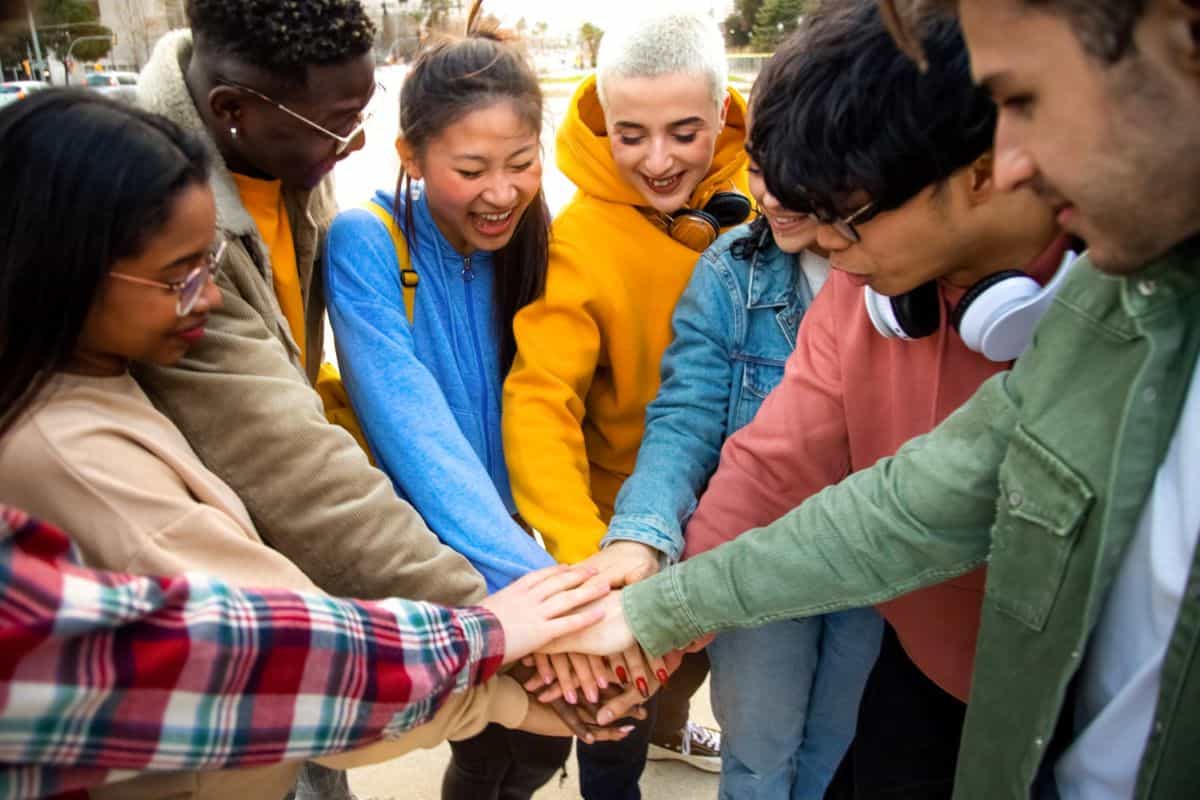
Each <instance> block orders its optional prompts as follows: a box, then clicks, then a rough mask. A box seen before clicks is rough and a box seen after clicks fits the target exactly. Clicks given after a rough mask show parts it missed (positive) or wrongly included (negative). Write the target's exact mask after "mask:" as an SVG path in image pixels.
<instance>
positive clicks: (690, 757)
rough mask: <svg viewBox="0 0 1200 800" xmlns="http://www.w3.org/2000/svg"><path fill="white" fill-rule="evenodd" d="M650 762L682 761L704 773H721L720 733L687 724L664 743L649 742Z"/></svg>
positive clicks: (693, 724)
mask: <svg viewBox="0 0 1200 800" xmlns="http://www.w3.org/2000/svg"><path fill="white" fill-rule="evenodd" d="M646 757H647V758H648V759H650V760H651V761H682V762H683V763H684V764H687V765H689V766H692V767H695V768H696V769H702V770H704V771H705V772H720V771H721V732H720V731H719V730H717V729H716V728H706V727H705V726H703V725H697V724H696V723H694V722H688V724H687V725H685V726H684V728H683V730H681V731H679V732H678V733H677V734H675V735H674V736H672V737H670V738H669V739H668V740H666V741H660V742H651V743H650V751H649V753H648V754H647V756H646Z"/></svg>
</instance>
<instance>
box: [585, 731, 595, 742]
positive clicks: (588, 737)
mask: <svg viewBox="0 0 1200 800" xmlns="http://www.w3.org/2000/svg"><path fill="white" fill-rule="evenodd" d="M583 740H584V741H585V742H587V743H588V744H595V743H596V737H595V736H593V735H592V734H590V733H589V734H586V735H585V736H584V737H583Z"/></svg>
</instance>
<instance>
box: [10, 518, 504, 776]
mask: <svg viewBox="0 0 1200 800" xmlns="http://www.w3.org/2000/svg"><path fill="white" fill-rule="evenodd" d="M0 586H2V589H3V591H2V594H0V798H16V797H43V796H47V795H55V794H64V793H68V792H74V791H78V790H80V789H83V788H85V787H87V786H95V785H97V784H100V783H105V782H111V781H116V780H123V779H125V778H128V777H131V776H132V775H133V774H134V773H137V772H142V771H146V770H170V771H174V770H197V769H217V768H230V767H248V766H256V765H262V764H269V763H275V762H280V761H290V760H296V759H304V758H308V757H312V756H318V755H322V754H328V753H336V752H340V751H344V750H348V749H352V748H355V747H359V746H362V745H366V744H370V743H371V742H373V741H377V740H378V739H379V738H381V737H387V736H390V735H395V734H398V733H401V732H403V731H406V730H408V729H410V728H413V727H415V726H417V725H420V724H421V723H423V722H426V721H428V720H429V719H430V718H431V717H432V716H433V715H434V713H435V712H436V711H437V709H438V708H439V706H440V705H441V703H442V701H443V700H445V698H446V697H447V696H448V695H449V694H450V693H452V692H455V691H458V690H462V689H465V688H468V687H469V686H473V685H476V684H479V683H482V682H484V681H486V680H487V679H489V678H490V677H492V675H494V674H495V673H496V671H497V670H498V669H499V667H500V665H501V661H502V658H503V653H504V633H503V629H502V628H501V627H500V624H499V621H498V620H497V619H496V618H495V616H493V615H492V614H491V613H490V612H488V611H486V610H484V609H464V610H449V609H445V608H441V607H439V606H434V605H430V604H427V603H417V602H410V601H405V600H394V599H393V600H386V601H383V602H380V603H365V602H356V601H347V600H337V599H334V598H330V597H324V596H320V595H317V594H298V593H293V592H285V591H263V592H253V591H243V590H239V589H236V588H232V587H230V586H228V585H226V584H223V583H221V582H219V581H216V580H212V579H209V578H206V577H203V576H199V575H186V576H180V577H176V578H146V577H133V576H129V575H119V574H115V573H108V572H100V571H96V570H90V569H87V568H84V567H82V566H80V562H79V558H78V555H77V553H76V551H75V549H74V547H73V545H72V544H71V542H70V540H69V539H68V538H67V536H66V535H64V534H63V533H62V532H61V531H58V530H56V529H55V528H53V527H50V526H48V525H45V524H43V523H41V522H38V521H37V520H34V519H31V518H29V517H28V516H26V515H25V514H23V513H21V512H18V511H15V510H13V509H10V508H7V507H3V506H0Z"/></svg>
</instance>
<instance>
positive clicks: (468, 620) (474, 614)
mask: <svg viewBox="0 0 1200 800" xmlns="http://www.w3.org/2000/svg"><path fill="white" fill-rule="evenodd" d="M455 613H456V615H457V617H458V622H459V624H460V625H461V626H462V631H463V638H464V639H465V640H466V644H467V667H466V669H464V670H462V671H461V672H459V675H458V680H457V681H456V683H455V686H454V691H456V692H461V691H465V690H467V689H469V688H471V687H472V686H478V685H479V684H481V683H485V682H486V681H488V680H489V679H490V678H491V677H492V676H493V675H495V674H496V673H497V672H498V671H499V670H500V666H501V665H502V664H503V663H504V628H503V626H501V625H500V620H499V619H498V618H497V617H496V615H495V614H493V613H492V612H491V611H488V610H487V609H486V608H483V607H481V606H476V607H473V608H463V609H459V610H458V611H457V612H455Z"/></svg>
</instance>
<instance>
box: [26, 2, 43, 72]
mask: <svg viewBox="0 0 1200 800" xmlns="http://www.w3.org/2000/svg"><path fill="white" fill-rule="evenodd" d="M25 13H27V14H28V15H29V36H30V37H31V38H32V39H33V55H34V59H35V60H36V61H37V64H38V69H41V64H42V43H41V42H39V41H38V33H37V23H36V22H34V20H33V6H32V5H31V4H30V0H25ZM39 77H40V76H39Z"/></svg>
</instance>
